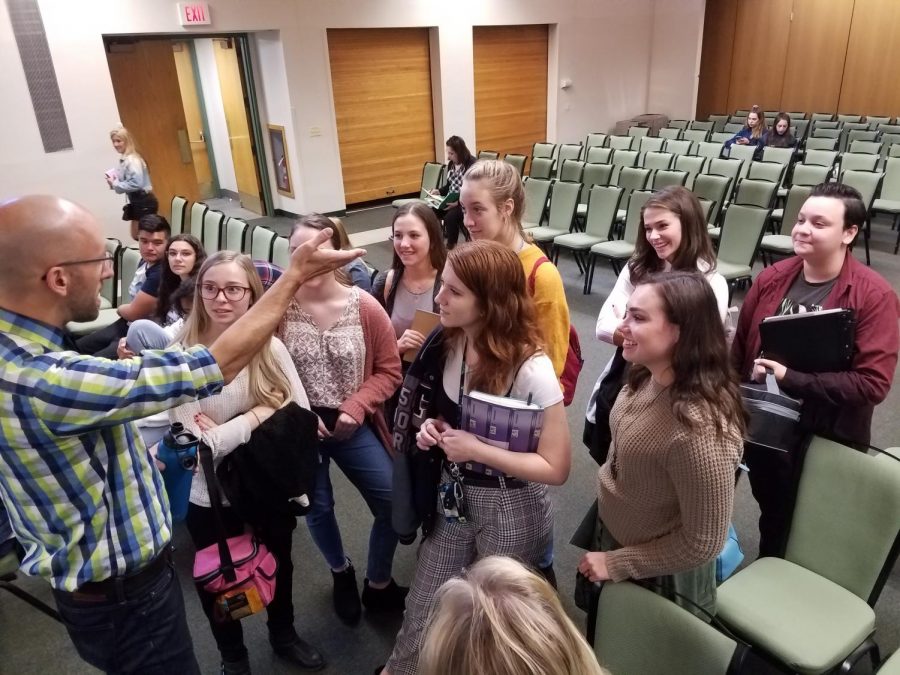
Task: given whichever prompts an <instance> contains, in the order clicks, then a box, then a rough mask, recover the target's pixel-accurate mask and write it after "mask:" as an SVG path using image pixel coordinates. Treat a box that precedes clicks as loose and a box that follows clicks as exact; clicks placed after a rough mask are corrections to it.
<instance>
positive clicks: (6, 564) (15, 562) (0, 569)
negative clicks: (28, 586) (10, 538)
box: [0, 551, 19, 579]
mask: <svg viewBox="0 0 900 675" xmlns="http://www.w3.org/2000/svg"><path fill="white" fill-rule="evenodd" d="M18 569H19V559H18V558H17V557H16V553H15V551H11V552H9V553H7V554H6V555H5V556H2V557H0V579H2V578H3V577H8V576H10V575H11V574H15V573H16V570H18Z"/></svg>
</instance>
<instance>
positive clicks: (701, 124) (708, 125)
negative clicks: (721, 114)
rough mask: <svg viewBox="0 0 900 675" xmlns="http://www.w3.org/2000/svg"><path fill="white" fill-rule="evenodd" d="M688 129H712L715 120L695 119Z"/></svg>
mask: <svg viewBox="0 0 900 675" xmlns="http://www.w3.org/2000/svg"><path fill="white" fill-rule="evenodd" d="M688 129H700V130H701V131H712V130H713V122H712V120H693V121H692V122H691V123H690V125H688Z"/></svg>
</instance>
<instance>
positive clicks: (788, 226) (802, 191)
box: [779, 185, 812, 235]
mask: <svg viewBox="0 0 900 675" xmlns="http://www.w3.org/2000/svg"><path fill="white" fill-rule="evenodd" d="M810 192H812V186H811V185H792V186H791V188H790V189H789V190H788V193H787V197H786V198H785V200H784V210H783V211H782V214H781V232H780V233H779V234H784V235H790V234H791V230H793V229H794V225H796V223H797V216H798V215H799V214H800V208H801V207H802V206H803V203H804V202H805V201H806V200H807V199H808V198H809V193H810Z"/></svg>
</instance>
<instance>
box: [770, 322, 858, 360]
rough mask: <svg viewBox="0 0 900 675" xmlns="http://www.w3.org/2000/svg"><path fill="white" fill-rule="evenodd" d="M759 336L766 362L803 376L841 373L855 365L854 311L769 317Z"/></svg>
mask: <svg viewBox="0 0 900 675" xmlns="http://www.w3.org/2000/svg"><path fill="white" fill-rule="evenodd" d="M759 336H760V339H761V341H762V355H763V358H766V359H772V360H773V361H777V362H778V363H781V364H783V365H785V366H787V367H788V368H790V369H792V370H797V371H799V372H801V373H833V372H840V371H843V370H849V369H850V364H851V362H852V361H853V347H854V342H855V337H856V317H855V315H854V313H853V310H852V309H825V310H822V311H821V312H806V313H803V314H785V315H783V316H770V317H768V318H766V319H763V321H762V323H761V324H760V326H759Z"/></svg>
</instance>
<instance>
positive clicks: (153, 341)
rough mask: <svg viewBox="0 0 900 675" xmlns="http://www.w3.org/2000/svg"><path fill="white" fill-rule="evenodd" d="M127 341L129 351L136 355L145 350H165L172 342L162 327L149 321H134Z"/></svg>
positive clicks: (126, 337) (130, 326)
mask: <svg viewBox="0 0 900 675" xmlns="http://www.w3.org/2000/svg"><path fill="white" fill-rule="evenodd" d="M125 339H126V341H127V343H126V344H127V345H128V349H130V350H131V351H133V352H134V353H135V354H140V353H141V352H142V351H144V350H145V349H165V348H166V347H168V346H169V343H170V342H171V341H172V340H171V338H170V337H169V334H168V333H166V331H165V330H163V327H162V326H160V325H159V324H158V323H155V322H153V321H150V320H149V319H138V320H137V321H132V322H131V325H129V326H128V334H127V335H126V336H125Z"/></svg>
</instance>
